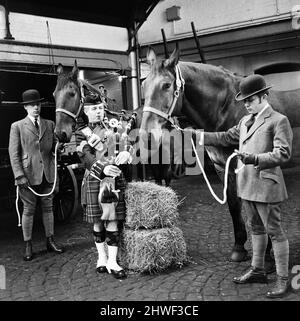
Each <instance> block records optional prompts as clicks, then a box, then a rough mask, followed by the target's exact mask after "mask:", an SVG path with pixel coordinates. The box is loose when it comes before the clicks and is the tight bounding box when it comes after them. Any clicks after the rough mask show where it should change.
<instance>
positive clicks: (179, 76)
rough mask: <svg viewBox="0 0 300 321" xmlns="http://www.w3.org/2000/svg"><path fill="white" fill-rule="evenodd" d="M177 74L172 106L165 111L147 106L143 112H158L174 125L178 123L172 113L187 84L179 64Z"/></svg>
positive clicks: (176, 68)
mask: <svg viewBox="0 0 300 321" xmlns="http://www.w3.org/2000/svg"><path fill="white" fill-rule="evenodd" d="M175 75H176V81H175V84H176V88H175V90H174V93H173V101H172V104H171V106H170V108H169V109H168V111H167V112H166V113H165V112H163V111H161V110H158V109H156V108H153V107H151V106H145V107H144V109H143V112H145V111H148V112H150V113H153V114H156V115H158V116H160V117H162V118H164V119H166V120H167V121H169V122H170V123H171V124H172V126H174V127H176V126H177V124H176V122H175V120H174V119H173V118H172V114H173V111H174V109H175V106H176V103H177V100H178V97H179V95H180V92H182V93H183V92H184V84H185V81H184V79H183V77H182V74H181V71H180V68H179V66H178V65H176V66H175Z"/></svg>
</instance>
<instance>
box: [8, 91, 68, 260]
mask: <svg viewBox="0 0 300 321" xmlns="http://www.w3.org/2000/svg"><path fill="white" fill-rule="evenodd" d="M22 98H23V101H22V102H20V104H21V105H23V106H24V109H25V110H26V112H27V116H26V117H25V118H24V119H21V120H19V121H16V122H14V123H13V124H12V125H11V129H10V137H9V157H10V162H11V166H12V170H13V173H14V177H15V184H16V185H17V186H18V187H19V196H20V199H21V200H22V203H23V215H22V231H23V238H24V241H25V253H24V260H25V261H30V260H32V259H33V251H32V242H31V240H32V227H33V217H34V213H35V210H36V205H37V201H38V198H39V196H36V195H35V194H34V193H33V192H32V191H31V190H29V189H28V186H30V187H31V188H32V189H34V190H35V192H36V193H38V194H47V193H49V192H50V191H51V189H52V187H53V183H54V175H55V170H56V168H55V164H54V153H53V152H54V148H55V144H56V139H55V136H54V127H55V125H54V122H53V121H51V120H47V119H43V118H41V117H40V112H41V101H42V100H43V98H41V97H40V94H39V92H38V91H37V90H35V89H29V90H26V91H25V92H23V94H22ZM40 201H41V208H42V212H43V224H44V228H45V234H46V247H47V250H48V251H53V252H55V253H62V252H63V249H62V248H60V247H59V246H58V245H57V244H56V243H55V242H54V239H53V234H54V218H53V194H51V195H49V196H41V197H40Z"/></svg>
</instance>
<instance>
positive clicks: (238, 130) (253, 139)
mask: <svg viewBox="0 0 300 321" xmlns="http://www.w3.org/2000/svg"><path fill="white" fill-rule="evenodd" d="M250 117H251V115H247V116H245V117H243V118H242V119H241V120H240V122H239V124H238V125H236V126H234V127H232V128H230V129H229V130H228V131H226V132H216V133H210V132H206V133H204V145H212V146H224V147H228V146H232V145H237V144H239V151H240V152H247V153H251V154H255V155H257V158H258V165H257V166H254V165H246V166H245V167H244V168H243V169H242V170H241V171H239V172H238V174H237V189H238V196H239V197H241V198H242V199H245V200H249V201H255V202H263V203H276V202H281V201H283V200H284V199H286V198H287V197H288V195H287V190H286V186H285V182H284V178H283V174H282V171H281V168H280V166H281V165H282V164H284V163H286V162H287V161H288V160H289V159H290V157H291V151H292V139H293V132H292V129H291V126H290V123H289V120H288V119H287V117H286V116H284V115H282V114H280V113H278V112H276V111H274V110H273V109H272V107H271V106H268V107H267V108H266V109H265V110H264V111H263V112H262V113H261V114H260V115H259V116H258V118H257V119H256V121H255V123H254V124H253V125H252V127H251V128H250V130H249V132H248V133H247V127H246V125H245V123H246V122H247V121H248V120H249V119H250ZM240 166H242V162H241V160H239V161H238V166H237V167H238V168H239V167H240Z"/></svg>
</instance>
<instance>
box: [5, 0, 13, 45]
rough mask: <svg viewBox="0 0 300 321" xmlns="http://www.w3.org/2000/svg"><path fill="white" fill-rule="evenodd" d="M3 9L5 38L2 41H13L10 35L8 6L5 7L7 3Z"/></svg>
mask: <svg viewBox="0 0 300 321" xmlns="http://www.w3.org/2000/svg"><path fill="white" fill-rule="evenodd" d="M4 8H5V22H6V37H5V38H4V39H6V40H15V38H14V37H13V36H12V34H11V33H10V27H9V25H10V23H9V9H8V5H7V1H5V5H4Z"/></svg>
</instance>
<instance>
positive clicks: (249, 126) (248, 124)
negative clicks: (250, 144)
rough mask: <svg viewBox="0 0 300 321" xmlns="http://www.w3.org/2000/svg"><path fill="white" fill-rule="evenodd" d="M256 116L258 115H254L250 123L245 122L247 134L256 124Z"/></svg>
mask: <svg viewBox="0 0 300 321" xmlns="http://www.w3.org/2000/svg"><path fill="white" fill-rule="evenodd" d="M256 115H257V114H252V116H251V118H250V119H249V120H248V121H246V122H245V125H246V127H247V133H248V131H249V130H250V128H251V126H252V125H253V124H254V122H255V116H256Z"/></svg>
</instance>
